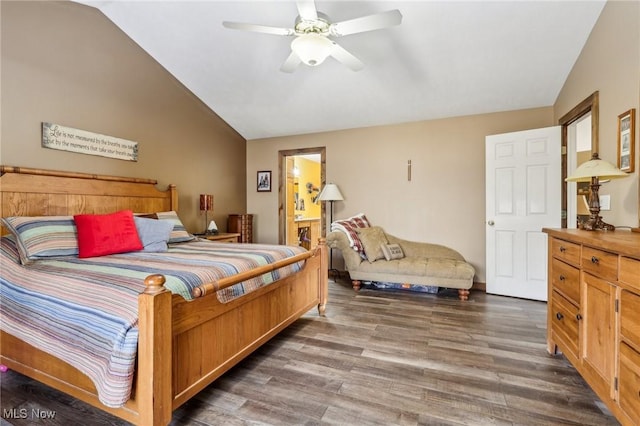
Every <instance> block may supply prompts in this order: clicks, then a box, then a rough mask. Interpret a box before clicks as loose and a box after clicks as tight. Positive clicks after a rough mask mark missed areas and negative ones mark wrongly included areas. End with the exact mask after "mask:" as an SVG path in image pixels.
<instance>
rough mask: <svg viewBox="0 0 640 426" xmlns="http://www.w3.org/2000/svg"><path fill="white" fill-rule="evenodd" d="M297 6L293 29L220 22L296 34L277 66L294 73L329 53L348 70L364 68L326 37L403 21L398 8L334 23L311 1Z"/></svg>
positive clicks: (284, 34)
mask: <svg viewBox="0 0 640 426" xmlns="http://www.w3.org/2000/svg"><path fill="white" fill-rule="evenodd" d="M296 5H297V7H298V14H299V15H298V17H297V18H296V22H295V25H294V27H293V28H279V27H271V26H267V25H255V24H245V23H241V22H229V21H224V22H223V23H222V25H224V26H225V27H226V28H231V29H235V30H244V31H255V32H259V33H265V34H274V35H283V36H295V38H294V39H293V41H292V42H291V54H290V55H289V57H288V58H287V59H286V60H285V61H284V63H283V64H282V67H280V70H281V71H284V72H293V71H294V70H295V69H296V67H297V66H298V65H299V64H300V63H301V62H302V63H304V64H306V65H309V66H311V67H315V66H317V65H320V64H321V63H322V62H323V61H324V60H325V59H326V58H327V57H329V56H332V57H333V58H334V59H336V60H337V61H339V62H341V63H343V64H344V65H346V66H347V67H349V68H350V69H351V70H353V71H359V70H361V69H362V68H364V64H363V63H362V61H360V60H359V59H358V58H356V57H355V56H353V55H352V54H351V53H349V52H348V51H347V50H346V49H344V48H343V47H341V46H340V45H339V44H338V43H336V42H335V41H333V40H331V39H330V38H329V37H341V36H346V35H349V34H355V33H361V32H365V31H372V30H378V29H381V28H386V27H390V26H393V25H399V24H400V23H401V22H402V14H400V11H399V10H397V9H395V10H389V11H387V12H381V13H377V14H374V15H367V16H363V17H360V18H355V19H349V20H347V21H342V22H335V23H334V22H331V21H330V20H329V17H328V16H327V15H325V14H324V13H322V12H318V11H317V9H316V5H315V2H314V0H297V1H296Z"/></svg>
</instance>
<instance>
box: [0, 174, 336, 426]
mask: <svg viewBox="0 0 640 426" xmlns="http://www.w3.org/2000/svg"><path fill="white" fill-rule="evenodd" d="M0 176H1V177H0V203H1V204H0V211H1V213H2V217H6V216H44V215H73V214H80V213H94V214H96V213H97V214H100V213H111V212H114V211H117V210H122V209H131V210H133V211H134V212H157V211H168V210H175V211H177V210H178V201H177V200H178V198H177V191H176V188H175V186H174V185H169V187H168V188H167V190H165V191H160V190H158V189H156V183H157V182H156V181H155V180H150V179H138V178H122V177H115V176H98V175H91V174H83V173H72V172H57V171H51V170H41V169H29V168H22V167H9V166H0ZM2 233H3V234H4V233H6V230H5V229H4V228H3V229H2ZM302 258H305V259H306V263H305V266H304V268H303V270H302V271H300V272H299V273H297V274H296V275H294V276H290V277H287V278H284V279H281V280H279V281H277V282H275V283H273V284H270V285H268V286H265V287H261V288H260V289H258V290H256V291H254V292H251V293H249V294H246V295H244V296H242V297H240V298H238V299H235V300H233V301H231V302H229V303H226V304H225V303H221V302H219V301H218V299H217V297H216V294H215V290H216V289H221V288H225V287H227V286H230V285H233V284H235V283H237V282H241V281H244V280H246V279H248V278H251V277H254V276H258V275H261V274H264V273H266V272H269V271H270V270H272V269H274V268H276V267H278V266H283V265H282V263H281V264H280V265H275V266H270V265H267V266H263V267H260V268H258V269H256V270H253V271H250V272H247V273H243V274H239V275H236V276H234V277H231V278H230V279H225V280H221V281H219V282H215V283H209V284H207V285H205V286H202V288H201V289H200V290H199V291H197V292H194V294H195V295H196V296H197V297H196V298H195V299H194V300H192V301H190V302H187V301H186V300H184V299H183V298H182V297H181V296H177V295H172V294H171V293H170V292H169V291H168V290H166V289H165V288H164V287H163V284H164V277H163V276H162V275H151V276H149V277H147V279H146V280H145V285H146V289H145V291H144V293H142V294H141V295H140V297H139V299H138V307H139V315H140V318H139V342H138V358H137V364H136V376H135V378H134V384H133V391H132V396H131V399H130V400H129V401H128V402H127V403H126V404H125V405H124V406H123V407H121V408H110V407H107V406H104V405H103V404H102V403H100V401H99V400H98V398H97V394H96V390H95V387H94V385H93V383H92V382H91V380H90V379H89V378H88V377H87V376H86V375H84V374H83V373H81V372H80V371H79V370H77V369H76V368H74V367H72V366H70V365H69V364H67V363H65V362H63V361H61V360H60V359H57V358H55V357H53V356H51V355H49V354H47V353H45V352H43V351H40V350H38V349H36V348H34V347H33V346H31V345H28V344H26V343H25V342H23V341H21V340H19V339H16V338H15V337H13V336H11V335H10V334H8V333H5V332H4V331H0V362H1V363H2V364H4V365H6V366H7V367H9V368H11V369H14V370H16V371H18V372H20V373H22V374H24V375H27V376H29V377H31V378H33V379H36V380H38V381H40V382H42V383H45V384H47V385H49V386H51V387H53V388H55V389H58V390H61V391H63V392H66V393H68V394H70V395H72V396H73V397H75V398H78V399H80V400H82V401H85V402H87V403H89V404H91V405H93V406H95V407H98V408H100V409H102V410H104V411H106V412H109V413H111V414H114V415H116V416H118V417H120V418H122V419H124V420H126V421H129V422H131V423H134V424H139V425H166V424H168V423H169V422H170V421H171V416H172V412H173V410H175V409H176V408H178V407H179V406H180V405H182V404H183V403H185V402H186V401H187V400H189V399H190V398H191V397H193V396H194V395H195V394H197V393H198V392H199V391H201V390H202V389H204V388H205V387H206V386H208V385H209V384H210V383H211V382H213V381H214V380H215V379H216V378H218V377H219V376H221V375H222V374H223V373H224V372H226V371H228V370H229V369H230V368H231V367H233V366H234V365H235V364H237V363H238V362H239V361H240V360H242V359H243V358H244V357H246V356H247V355H248V354H250V353H251V352H253V351H254V350H255V349H257V348H258V347H260V346H261V345H262V344H263V343H265V342H266V341H268V340H269V339H270V338H271V337H273V336H274V335H276V334H277V333H278V332H280V331H281V330H282V329H284V328H285V327H287V326H288V325H290V324H291V323H292V322H294V321H295V320H296V319H298V318H299V317H300V316H302V315H303V314H305V313H306V312H308V311H309V310H310V309H311V308H313V307H314V306H317V308H318V312H319V314H320V315H324V310H325V305H326V302H327V247H326V245H325V242H324V240H323V239H321V240H320V241H319V244H318V246H317V247H316V248H315V249H314V250H312V251H309V252H307V253H304V254H302V255H299V256H297V258H296V259H295V260H294V261H298V260H301V259H302Z"/></svg>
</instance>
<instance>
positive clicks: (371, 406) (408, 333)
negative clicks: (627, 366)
mask: <svg viewBox="0 0 640 426" xmlns="http://www.w3.org/2000/svg"><path fill="white" fill-rule="evenodd" d="M545 315H546V304H545V303H541V302H533V301H527V300H520V299H512V298H505V297H499V296H492V295H486V294H484V293H477V292H474V293H472V294H471V297H470V300H469V301H467V302H460V301H459V300H457V297H456V293H455V292H451V293H449V292H446V293H445V294H439V295H437V296H436V295H428V294H419V293H411V294H408V293H398V292H390V291H380V290H362V291H360V293H358V294H355V293H354V292H353V290H351V288H350V286H349V285H348V284H347V283H345V282H338V283H330V302H329V305H328V307H327V316H326V317H325V318H321V317H318V315H317V312H316V311H312V312H310V313H308V314H307V315H305V316H304V317H303V318H301V319H300V320H298V321H297V322H296V323H294V324H293V325H292V326H290V327H289V328H288V329H286V330H285V331H283V332H282V333H281V334H280V335H278V336H277V337H276V338H274V339H273V340H272V341H271V342H269V343H267V344H266V345H265V346H263V347H262V348H260V349H259V350H258V351H256V352H255V353H254V354H252V355H250V356H249V357H248V358H247V359H245V360H244V361H243V362H242V363H240V364H239V365H238V366H236V368H234V369H233V370H231V371H229V372H228V373H227V374H226V375H224V376H223V377H222V378H220V379H219V380H218V381H216V382H215V383H214V384H212V385H211V386H209V387H208V388H207V389H205V390H204V391H203V392H201V393H200V394H199V395H198V396H197V397H195V398H194V399H192V400H191V401H189V402H188V403H187V404H185V405H183V406H182V407H180V408H179V409H178V410H177V411H176V412H175V413H174V416H173V421H172V423H171V424H172V425H271V424H273V425H320V424H340V425H352V424H353V425H488V424H490V425H598V426H602V425H617V424H618V422H616V420H615V419H614V418H613V417H611V416H609V415H608V414H605V413H603V411H602V409H601V406H602V403H601V402H600V401H599V400H598V398H597V397H596V396H595V394H594V393H593V392H592V391H591V390H590V389H589V387H588V386H587V385H586V384H585V382H584V381H583V380H582V378H581V377H580V376H579V375H578V374H577V372H576V371H575V369H573V368H572V367H571V366H570V364H569V363H568V362H567V361H566V359H565V358H564V357H562V356H556V357H552V356H549V355H548V354H547V352H546V345H545ZM0 377H1V382H2V383H1V392H2V393H1V403H0V405H1V409H2V413H3V415H2V417H3V419H2V420H0V424H2V425H15V426H19V425H30V424H36V420H35V419H33V418H28V419H25V420H18V419H7V418H6V417H7V416H6V415H5V410H11V409H21V408H26V409H27V410H28V412H29V413H31V410H32V409H39V410H42V411H44V412H48V411H54V412H55V418H54V419H53V420H51V419H49V420H40V421H38V422H37V424H46V425H65V426H68V425H76V424H78V425H79V424H82V425H107V424H111V425H124V424H127V423H125V422H123V421H121V420H119V419H117V418H115V417H112V416H110V415H108V414H105V413H103V412H101V411H100V410H98V409H95V408H93V407H91V406H89V405H87V404H84V403H82V402H80V401H77V400H75V399H73V398H70V397H68V396H66V395H64V394H62V393H60V392H57V391H55V390H52V389H50V388H48V387H46V386H44V385H41V384H39V383H37V382H34V381H32V380H31V379H28V378H26V377H24V376H21V375H19V374H18V373H16V372H13V371H9V372H7V373H3V374H1V375H0ZM605 411H606V410H605Z"/></svg>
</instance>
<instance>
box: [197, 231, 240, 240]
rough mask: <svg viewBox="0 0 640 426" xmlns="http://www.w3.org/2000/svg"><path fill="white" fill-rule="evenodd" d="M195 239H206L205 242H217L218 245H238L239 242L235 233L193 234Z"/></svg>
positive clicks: (238, 235) (238, 237)
mask: <svg viewBox="0 0 640 426" xmlns="http://www.w3.org/2000/svg"><path fill="white" fill-rule="evenodd" d="M194 235H195V236H196V237H200V238H206V239H207V240H211V241H217V242H219V243H238V242H240V234H238V233H235V232H228V233H225V232H221V233H219V234H216V235H214V234H194Z"/></svg>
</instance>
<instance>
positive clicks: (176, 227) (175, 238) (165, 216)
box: [156, 210, 196, 244]
mask: <svg viewBox="0 0 640 426" xmlns="http://www.w3.org/2000/svg"><path fill="white" fill-rule="evenodd" d="M156 217H157V218H158V220H170V221H171V222H172V223H173V230H172V231H171V235H170V236H169V241H168V243H169V244H171V243H183V242H185V241H192V240H194V239H195V238H196V237H194V236H193V235H191V234H190V233H188V232H187V229H186V228H185V227H184V225H183V224H182V221H181V220H180V218H179V217H178V213H176V212H175V211H173V210H172V211H168V212H158V213H156Z"/></svg>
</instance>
